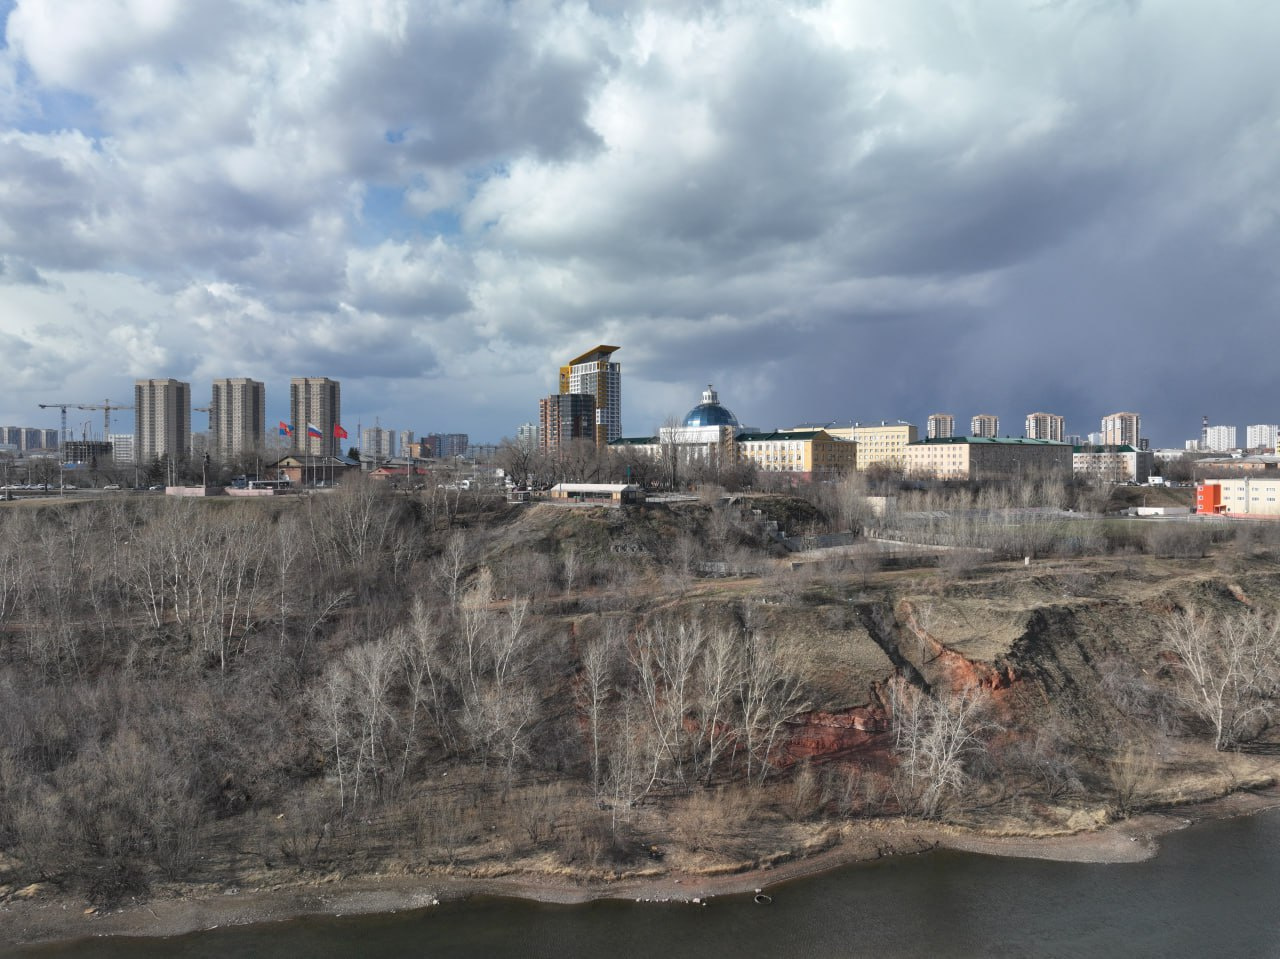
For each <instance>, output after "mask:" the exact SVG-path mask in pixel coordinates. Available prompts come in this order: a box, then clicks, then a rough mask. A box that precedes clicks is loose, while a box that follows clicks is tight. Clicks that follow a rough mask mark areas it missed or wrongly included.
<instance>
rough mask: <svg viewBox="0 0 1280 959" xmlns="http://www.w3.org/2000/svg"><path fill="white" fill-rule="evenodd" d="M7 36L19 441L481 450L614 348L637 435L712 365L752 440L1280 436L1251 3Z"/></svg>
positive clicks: (149, 9)
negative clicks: (154, 385)
mask: <svg viewBox="0 0 1280 959" xmlns="http://www.w3.org/2000/svg"><path fill="white" fill-rule="evenodd" d="M0 17H3V23H4V36H3V40H4V47H3V50H2V51H0V331H2V332H3V348H0V421H3V422H4V423H11V424H15V425H43V426H56V425H57V413H56V412H55V411H41V410H39V409H37V408H36V404H37V403H40V402H76V403H94V402H96V403H101V402H102V401H103V400H104V399H107V398H109V399H111V400H112V401H114V402H130V401H131V399H132V383H133V380H134V379H135V378H138V377H151V376H174V377H178V378H180V379H185V380H189V381H190V382H191V383H192V388H193V390H192V392H193V396H194V397H196V398H197V400H200V401H201V402H199V403H198V405H204V402H203V399H204V398H205V397H206V396H207V394H208V390H209V381H210V380H211V379H213V378H214V377H219V376H252V377H255V378H258V379H261V380H263V381H265V382H266V384H267V398H268V415H269V418H270V421H271V422H272V423H274V421H275V420H276V419H279V418H287V415H288V388H287V387H288V379H289V377H291V376H300V375H310V376H320V375H325V376H331V377H334V378H336V379H339V380H341V382H342V390H343V393H342V396H343V420H344V424H345V425H347V426H348V429H351V428H352V427H354V426H355V425H356V424H357V423H363V424H364V425H370V424H371V423H372V422H373V421H374V418H375V417H377V418H379V419H380V421H381V423H382V425H384V426H390V427H393V428H395V429H413V430H415V431H416V432H418V433H426V432H431V431H450V432H467V433H469V434H471V436H472V439H473V440H496V439H498V438H500V437H502V436H508V435H512V434H513V433H514V431H515V427H516V425H517V424H518V423H521V422H523V421H525V420H530V419H534V418H536V413H537V399H538V397H539V396H540V395H543V394H546V393H548V392H550V391H552V390H553V389H554V387H555V376H556V367H557V365H558V364H559V363H560V362H562V361H564V360H566V359H568V358H569V357H571V356H573V355H576V354H577V353H580V352H583V351H585V350H587V349H589V348H590V347H592V346H594V345H595V344H597V343H601V342H603V343H611V344H614V345H617V346H620V347H621V349H620V350H619V352H618V353H617V355H616V359H617V360H618V361H619V362H621V363H622V365H623V383H624V411H623V427H624V431H625V432H626V433H627V434H629V435H637V434H642V433H646V432H649V431H652V430H653V429H655V428H656V427H657V426H658V425H660V424H661V423H662V421H663V420H664V419H665V418H666V417H667V416H669V415H672V414H683V412H684V411H685V410H687V409H688V408H689V407H690V406H692V405H693V404H694V403H695V402H697V400H698V394H699V392H700V391H701V390H702V388H703V387H704V385H705V384H706V383H708V382H711V383H714V384H715V386H716V388H717V389H718V390H719V391H720V394H721V399H722V401H723V402H724V403H725V404H726V405H728V406H729V407H731V408H732V409H734V411H735V412H737V413H738V415H739V418H740V419H742V420H743V421H745V422H750V423H752V424H753V425H758V426H761V427H773V426H785V425H790V424H793V423H796V422H800V421H815V420H821V421H828V420H841V421H845V420H862V421H864V422H865V421H868V420H880V419H905V420H909V421H913V422H917V423H923V421H924V417H925V416H926V415H928V414H929V413H931V412H935V411H947V412H951V413H953V414H955V415H956V416H957V419H958V420H963V421H964V422H965V423H966V424H967V421H968V418H969V417H970V416H971V415H973V414H974V413H979V412H990V413H996V414H998V415H999V416H1000V418H1001V425H1002V430H1003V431H1005V432H1010V433H1014V434H1016V433H1018V432H1020V431H1021V428H1022V420H1023V417H1024V416H1025V415H1026V414H1027V413H1028V412H1031V411H1036V410H1044V411H1048V412H1055V413H1061V414H1063V415H1065V416H1066V418H1067V429H1068V431H1069V432H1079V433H1085V432H1088V431H1090V430H1096V429H1097V428H1098V420H1099V418H1100V417H1101V416H1102V415H1103V414H1105V413H1110V412H1114V411H1117V410H1136V411H1138V412H1140V413H1141V414H1142V415H1143V424H1144V433H1146V434H1147V435H1149V436H1150V437H1151V439H1152V441H1153V442H1154V443H1157V444H1162V445H1164V444H1175V443H1177V444H1180V443H1181V441H1182V440H1183V439H1185V438H1187V437H1190V436H1193V435H1198V431H1199V422H1200V415H1201V414H1208V415H1209V416H1210V418H1211V420H1212V421H1213V422H1215V423H1234V424H1238V425H1239V426H1241V427H1243V426H1244V425H1245V424H1247V423H1263V422H1267V423H1275V422H1277V421H1280V395H1277V391H1276V390H1275V388H1274V384H1275V382H1276V377H1275V375H1274V370H1275V367H1276V364H1277V361H1278V359H1280V357H1278V356H1277V353H1278V351H1277V347H1278V346H1280V333H1278V332H1277V318H1278V317H1280V311H1278V310H1277V307H1278V306H1280V289H1278V279H1280V276H1278V274H1280V256H1278V255H1277V254H1278V251H1280V243H1278V242H1277V240H1278V239H1280V237H1278V236H1277V233H1278V232H1280V231H1278V222H1277V217H1278V216H1280V56H1277V54H1276V49H1277V42H1278V41H1280V5H1278V4H1271V3H1258V2H1232V0H1221V2H1219V3H1214V4H1203V3H1195V2H1192V0H1162V2H1161V0H1114V2H1113V0H967V2H966V0H957V2H943V0H894V2H892V3H886V2H884V0H865V2H864V0H844V2H839V0H833V2H819V0H813V2H804V0H793V2H788V0H776V2H754V0H736V2H735V0H726V2H721V3H717V2H706V3H701V4H696V3H691V2H665V0H653V2H649V3H645V2H641V0H575V2H565V3H553V2H540V0H520V2H487V0H474V2H472V0H439V2H437V0H293V2H283V0H281V2H259V0H216V2H214V0H209V2H203V0H199V2H195V0H38V2H35V0H18V2H11V0H10V2H3V0H0ZM71 419H72V420H73V422H74V424H75V425H76V429H77V432H79V431H80V429H81V427H80V425H79V424H80V423H82V422H83V421H90V427H91V428H93V429H96V430H98V431H100V430H101V420H100V417H99V416H98V415H97V414H89V413H79V412H78V411H74V410H73V411H72V413H71ZM194 422H195V423H196V424H198V423H199V422H200V417H199V415H198V414H197V416H196V417H195V420H194ZM130 424H131V419H130V418H129V414H123V416H122V418H121V419H120V421H119V425H120V426H121V427H125V428H127V427H128V426H129V425H130ZM352 433H353V435H354V430H353V429H352ZM1242 438H1243V437H1242Z"/></svg>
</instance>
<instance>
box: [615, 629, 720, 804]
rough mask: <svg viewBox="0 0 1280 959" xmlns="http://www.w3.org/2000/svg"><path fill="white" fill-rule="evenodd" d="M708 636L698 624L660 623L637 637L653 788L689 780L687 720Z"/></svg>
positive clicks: (636, 661)
mask: <svg viewBox="0 0 1280 959" xmlns="http://www.w3.org/2000/svg"><path fill="white" fill-rule="evenodd" d="M705 638H706V637H705V633H704V631H703V628H702V624H701V622H699V621H696V620H695V621H693V622H686V621H676V622H672V621H669V620H663V621H658V622H655V623H653V624H651V625H650V626H648V627H646V628H645V629H643V630H641V631H640V632H639V633H638V634H637V635H636V637H635V641H634V644H633V647H634V648H633V652H632V657H631V665H632V667H633V668H634V672H635V676H636V680H637V688H638V689H639V691H640V695H641V701H642V702H643V704H644V707H645V712H646V714H647V716H648V719H649V722H650V723H651V724H652V728H653V733H654V738H653V741H652V742H653V745H654V750H653V753H652V754H651V756H650V777H649V781H650V786H652V785H653V784H655V783H656V782H657V781H658V780H659V779H660V778H663V777H664V776H670V777H671V778H673V779H674V780H675V781H676V782H681V783H683V782H684V780H685V773H684V767H685V762H686V760H687V758H688V752H689V750H688V740H689V733H688V732H687V731H686V729H685V717H686V715H687V714H688V713H689V712H690V710H691V709H692V708H693V704H694V683H695V679H696V674H697V668H698V663H699V659H700V657H701V654H702V644H703V643H704V642H705Z"/></svg>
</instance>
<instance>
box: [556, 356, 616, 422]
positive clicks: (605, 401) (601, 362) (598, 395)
mask: <svg viewBox="0 0 1280 959" xmlns="http://www.w3.org/2000/svg"><path fill="white" fill-rule="evenodd" d="M618 349H619V348H618V347H616V346H597V347H595V348H594V349H591V350H588V351H587V352H586V353H583V354H582V355H581V356H579V357H575V358H574V359H572V360H570V361H569V363H568V365H566V366H562V367H560V395H561V396H566V395H570V394H582V395H586V396H590V397H591V398H592V399H593V400H594V401H595V414H594V415H595V441H596V445H597V446H604V445H605V444H607V443H610V442H612V441H613V440H616V439H618V438H619V437H621V436H622V367H621V366H620V365H619V364H617V363H614V362H613V361H612V360H611V359H610V357H611V356H612V355H613V354H614V353H615V352H617V350H618Z"/></svg>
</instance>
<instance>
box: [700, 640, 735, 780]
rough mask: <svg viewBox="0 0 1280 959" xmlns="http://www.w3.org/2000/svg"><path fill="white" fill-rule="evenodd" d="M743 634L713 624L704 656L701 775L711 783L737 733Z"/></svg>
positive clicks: (701, 711) (701, 699)
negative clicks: (735, 706) (718, 764)
mask: <svg viewBox="0 0 1280 959" xmlns="http://www.w3.org/2000/svg"><path fill="white" fill-rule="evenodd" d="M742 668H743V667H742V649H741V645H740V637H739V635H738V634H737V633H736V632H735V630H734V629H733V628H732V627H730V626H729V625H727V624H717V625H715V626H712V627H710V629H709V630H708V636H707V641H706V646H705V649H704V651H703V656H702V676H701V683H700V690H699V697H698V700H699V701H698V714H699V720H700V723H701V740H702V743H701V745H702V749H701V751H700V754H699V761H700V764H701V767H702V773H701V775H702V778H703V779H704V780H705V781H706V783H707V784H708V785H710V783H711V782H712V780H713V779H714V778H715V774H716V764H717V763H718V762H719V760H720V758H721V756H722V755H723V753H724V751H725V749H726V748H728V746H729V744H730V743H732V742H733V741H734V737H735V735H736V732H737V728H736V727H737V720H736V715H735V710H734V705H735V703H734V698H735V696H736V694H737V693H738V690H739V689H740V688H741V686H742V678H743V677H742Z"/></svg>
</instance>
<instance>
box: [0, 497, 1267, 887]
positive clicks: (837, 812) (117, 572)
mask: <svg viewBox="0 0 1280 959" xmlns="http://www.w3.org/2000/svg"><path fill="white" fill-rule="evenodd" d="M934 505H936V504H934ZM928 515H929V516H930V517H932V518H931V519H929V520H928V521H927V522H924V523H918V524H916V525H914V526H911V527H910V529H911V531H912V534H913V535H914V536H915V540H914V542H916V543H917V544H920V548H919V549H916V550H905V551H904V550H903V549H901V548H895V550H892V551H885V550H883V549H882V548H880V547H877V546H876V545H875V543H874V542H873V541H869V540H865V539H861V538H850V537H849V536H847V535H846V536H845V537H844V539H843V540H841V545H838V546H836V547H834V548H830V549H819V550H816V551H810V552H806V553H792V552H788V549H787V548H786V546H785V545H784V544H783V542H782V540H783V539H785V536H784V534H786V533H792V534H800V533H804V534H816V533H825V532H839V531H841V530H849V529H850V528H851V527H852V528H854V529H863V531H864V532H874V527H875V525H876V521H875V520H873V519H872V518H871V517H870V516H869V513H868V512H867V511H866V509H865V504H863V503H860V502H858V501H856V496H855V495H854V494H852V493H851V494H849V495H848V496H843V497H842V496H840V495H833V494H831V493H830V492H828V493H826V494H823V495H819V496H817V497H815V498H814V499H813V500H812V501H811V500H809V499H802V498H796V497H790V496H772V497H763V498H752V497H745V498H741V497H740V498H736V499H733V500H729V499H724V498H720V497H715V496H709V497H707V499H706V500H705V501H703V502H690V503H683V504H678V505H670V506H668V505H661V504H654V505H649V506H645V507H638V508H631V509H626V510H615V509H605V508H570V507H561V506H554V505H550V504H537V505H532V506H510V505H507V504H505V503H501V502H495V501H486V500H480V499H470V498H467V497H456V498H455V499H454V500H453V501H452V502H450V501H448V500H440V499H437V498H435V497H421V496H408V495H403V494H400V495H395V494H391V493H389V492H387V491H386V490H383V489H379V488H376V487H374V486H371V485H354V486H352V487H349V488H343V489H341V490H337V491H333V492H330V493H327V494H323V495H313V496H310V497H294V498H281V499H279V500H270V501H252V502H227V501H223V502H205V501H196V500H188V499H172V500H171V499H163V500H161V499H151V500H132V499H129V498H125V497H117V498H115V499H113V500H105V501H100V502H96V503H80V504H67V505H63V506H50V507H46V508H43V509H32V508H24V509H8V510H0V851H2V853H3V858H0V897H3V896H5V895H12V894H16V893H17V892H18V891H19V890H23V889H29V888H30V887H31V884H32V883H44V884H46V886H45V888H48V889H50V890H55V889H56V890H63V891H66V892H71V893H74V894H76V895H81V896H84V897H86V898H88V899H90V900H92V901H94V902H100V903H102V902H111V901H114V900H117V899H119V898H120V897H122V896H136V895H142V894H146V893H148V892H151V893H159V894H163V893H164V892H165V891H166V890H169V891H174V890H178V889H184V888H189V887H191V886H216V885H218V884H246V883H248V884H254V883H256V884H259V885H265V884H270V883H280V882H296V881H308V880H312V879H317V878H320V877H325V876H333V875H335V874H338V875H356V874H366V873H373V872H383V873H385V872H400V873H418V872H426V871H432V870H447V871H450V872H453V873H461V874H469V875H492V874H496V873H499V872H508V871H511V870H525V871H529V872H535V873H536V872H542V873H550V874H564V875H574V876H577V877H580V878H583V879H588V878H592V879H603V878H608V877H612V876H618V875H623V874H628V873H630V874H634V873H636V872H638V871H642V870H647V869H654V868H672V867H674V866H676V865H678V866H679V867H680V868H682V869H698V870H705V871H717V870H732V869H739V868H744V867H747V866H751V865H758V864H760V863H762V862H769V861H776V860H777V859H778V858H779V857H781V858H787V857H791V856H796V855H803V854H805V853H806V852H808V851H812V850H814V849H817V848H821V847H822V846H823V845H825V844H829V843H830V842H832V841H834V839H833V837H834V836H835V835H836V834H837V832H838V826H839V824H840V823H842V822H845V821H848V820H850V819H855V818H868V817H897V816H909V817H923V818H930V819H943V820H947V821H951V822H955V823H961V824H969V825H976V826H983V827H987V828H1001V829H1031V830H1034V829H1063V828H1076V827H1078V826H1080V825H1082V824H1085V823H1090V822H1096V821H1099V820H1100V819H1104V818H1106V817H1109V816H1117V815H1125V814H1127V813H1129V812H1130V811H1132V810H1133V809H1136V808H1140V807H1142V806H1144V805H1149V804H1152V803H1158V802H1173V801H1185V800H1188V799H1194V798H1199V797H1203V796H1206V795H1210V794H1213V793H1215V792H1221V791H1224V790H1226V789H1229V788H1233V787H1234V786H1238V785H1240V784H1242V783H1247V782H1260V781H1262V780H1263V779H1265V777H1266V775H1268V773H1267V767H1266V762H1267V757H1266V753H1267V747H1266V745H1265V744H1266V741H1267V739H1268V736H1269V732H1270V723H1271V718H1272V709H1273V705H1274V703H1275V702H1276V698H1275V697H1276V693H1277V682H1278V681H1280V668H1277V665H1276V663H1275V662H1274V661H1273V660H1274V647H1275V645H1276V644H1275V643H1274V624H1275V619H1274V613H1275V611H1276V610H1277V608H1280V586H1278V585H1277V584H1278V583H1280V580H1278V579H1277V577H1276V573H1277V571H1278V569H1280V566H1278V555H1277V549H1276V545H1275V543H1274V541H1273V538H1272V537H1271V536H1270V531H1269V528H1264V527H1245V528H1244V529H1245V532H1244V533H1239V534H1233V533H1231V532H1223V531H1222V530H1225V529H1227V528H1226V527H1222V528H1220V529H1219V528H1215V529H1217V530H1218V531H1217V532H1213V533H1209V532H1205V531H1203V530H1199V529H1191V528H1188V527H1181V528H1174V527H1173V526H1168V525H1159V524H1152V525H1150V526H1147V525H1142V524H1136V525H1135V524H1128V525H1126V526H1125V527H1124V528H1123V529H1119V528H1112V527H1110V526H1108V525H1107V523H1112V522H1114V521H1097V522H1096V523H1093V522H1091V521H1078V522H1079V524H1081V525H1077V526H1074V527H1072V528H1071V529H1069V530H1067V529H1066V528H1064V527H1063V526H1062V525H1061V523H1062V521H1061V520H1060V519H1057V518H1053V519H1045V520H1038V519H1033V518H1028V517H1027V516H1026V515H1025V514H1020V515H1017V516H1016V517H1015V518H1014V519H1009V518H1007V517H1006V518H1003V519H998V518H996V517H995V515H994V514H993V513H991V512H990V511H986V512H982V513H980V514H972V515H967V516H966V517H965V518H964V519H963V521H961V520H954V519H946V518H945V517H943V518H939V514H938V513H937V512H936V511H934V512H931V513H929V514H928ZM894 522H895V523H897V524H898V525H899V526H904V522H903V519H902V517H901V516H900V517H898V518H896V519H895V520H894ZM788 527H791V528H788ZM904 528H905V526H904ZM931 538H932V539H931ZM929 541H932V542H933V543H935V544H936V545H935V546H933V547H929V548H926V547H928V544H929ZM1028 544H1031V546H1029V545H1028ZM792 545H794V544H792ZM1031 547H1034V548H1031ZM1024 555H1026V556H1030V555H1034V556H1035V559H1034V560H1033V561H1032V560H1022V559H1021V557H1023V556H1024ZM1013 556H1017V557H1020V559H1019V560H1016V561H1011V560H1010V559H1008V558H1006V557H1013ZM1196 643H1199V645H1198V646H1197V645H1196ZM1233 644H1234V645H1233ZM1221 649H1238V650H1239V651H1240V655H1239V656H1238V657H1237V659H1236V660H1230V661H1229V660H1227V659H1224V658H1222V657H1221V656H1218V658H1217V659H1215V658H1213V657H1214V655H1216V654H1214V653H1213V652H1212V651H1213V650H1221ZM1268 649H1270V650H1272V651H1271V652H1268V651H1267V650H1268ZM1206 650H1208V652H1206ZM1197 657H1199V658H1197ZM1248 657H1252V659H1251V660H1250V661H1249V663H1248V664H1247V665H1246V664H1244V658H1248ZM1227 674H1231V675H1230V676H1229V677H1228V678H1229V679H1230V680H1231V683H1233V684H1234V685H1229V691H1230V696H1229V697H1228V698H1229V699H1231V702H1229V703H1227V704H1226V705H1222V704H1219V706H1218V707H1217V708H1216V709H1215V707H1214V706H1213V704H1212V703H1207V702H1206V699H1205V689H1206V687H1207V686H1208V685H1212V684H1213V682H1214V677H1217V678H1222V677H1223V676H1224V675H1227ZM1219 685H1221V684H1219ZM1215 747H1217V748H1215ZM1242 747H1243V752H1242V751H1241V749H1242ZM833 830H835V831H833Z"/></svg>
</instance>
